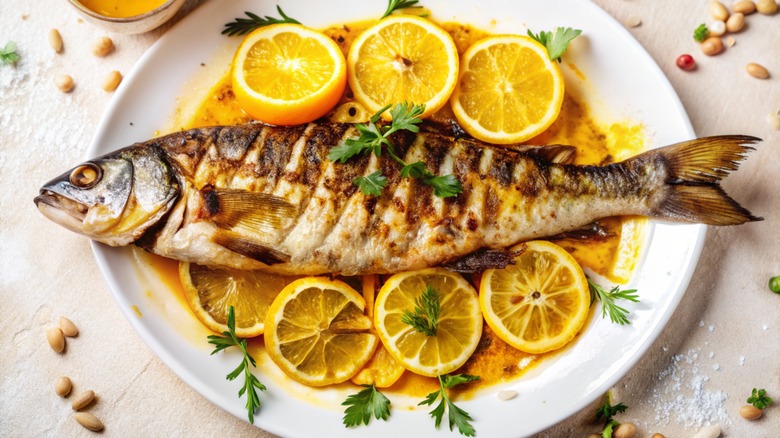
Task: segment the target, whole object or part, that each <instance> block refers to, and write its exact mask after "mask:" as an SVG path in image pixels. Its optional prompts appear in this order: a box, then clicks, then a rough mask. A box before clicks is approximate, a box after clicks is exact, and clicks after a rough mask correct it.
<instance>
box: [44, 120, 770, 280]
mask: <svg viewBox="0 0 780 438" xmlns="http://www.w3.org/2000/svg"><path fill="white" fill-rule="evenodd" d="M350 136H357V134H356V130H355V128H354V127H353V126H351V125H346V124H334V123H310V124H308V125H304V126H297V127H272V126H267V125H263V124H259V123H251V124H246V125H239V126H225V127H210V128H200V129H193V130H189V131H183V132H179V133H175V134H171V135H167V136H164V137H160V138H157V139H153V140H149V141H147V142H144V143H137V144H134V145H132V146H130V147H127V148H124V149H121V150H118V151H116V152H113V153H109V154H107V155H104V156H102V157H99V158H96V159H94V160H90V161H88V162H86V163H84V164H81V165H79V166H77V167H76V168H74V169H72V170H70V171H68V172H66V173H64V174H63V175H61V176H60V177H58V178H56V179H54V180H52V181H50V182H48V183H47V184H45V185H44V186H43V187H42V188H41V190H40V195H39V196H37V197H36V198H35V203H36V204H37V206H38V208H39V209H40V211H41V212H42V213H43V214H44V215H45V216H46V217H48V218H49V219H51V220H53V221H54V222H57V223H59V224H60V225H62V226H64V227H66V228H68V229H70V230H72V231H75V232H77V233H81V234H83V235H85V236H88V237H90V238H92V239H95V240H97V241H100V242H103V243H106V244H108V245H113V246H120V245H128V244H133V243H134V244H136V245H138V246H140V247H142V248H144V249H146V250H148V251H151V252H153V253H156V254H159V255H162V256H165V257H170V258H174V259H178V260H184V261H190V262H196V263H200V264H206V265H218V266H224V267H233V268H239V269H260V270H264V271H267V272H271V273H278V274H287V275H291V274H322V273H340V274H345V275H357V274H368V273H393V272H399V271H406V270H413V269H420V268H425V267H430V266H439V265H446V264H448V263H453V262H457V261H458V260H459V259H463V258H464V257H469V256H472V257H476V258H479V257H483V256H484V257H485V258H486V260H490V259H491V257H492V256H494V255H495V254H491V250H499V251H500V250H502V249H504V248H508V247H510V246H512V245H514V244H516V243H518V242H522V241H525V240H529V239H534V238H541V237H546V236H553V235H557V234H560V233H563V232H566V231H570V230H573V229H577V228H580V227H582V226H584V225H587V224H589V223H592V222H593V221H595V220H598V219H600V218H604V217H608V216H616V215H644V216H650V217H655V218H661V219H665V220H671V221H680V222H691V223H692V222H696V223H704V224H710V225H734V224H741V223H744V222H748V221H755V220H760V218H757V217H755V216H753V215H752V214H751V213H750V212H749V211H747V210H746V209H744V208H743V207H741V206H740V205H739V204H738V203H737V202H735V201H734V200H732V199H731V198H730V197H728V195H726V193H725V192H724V191H723V190H722V189H721V188H720V186H719V184H718V183H719V181H720V180H721V179H722V178H723V177H724V176H725V175H726V174H727V173H728V172H729V171H732V170H735V169H736V168H737V165H738V162H739V161H741V160H742V159H743V158H744V156H745V154H746V153H747V152H748V151H749V150H751V149H752V148H751V147H749V146H747V145H748V144H752V143H754V142H756V141H759V139H757V138H754V137H747V136H721V137H710V138H701V139H697V140H691V141H686V142H683V143H678V144H675V145H672V146H667V147H665V148H661V149H656V150H651V151H648V152H646V153H643V154H641V155H638V156H636V157H633V158H631V159H628V160H626V161H623V162H620V163H616V164H609V165H605V166H576V165H572V164H567V162H568V161H569V160H568V157H570V156H571V152H572V151H571V147H566V146H551V147H516V148H508V149H507V148H498V147H493V146H490V145H487V144H484V143H480V142H478V141H475V140H471V139H463V138H461V139H456V138H453V137H450V136H447V135H444V134H440V133H435V132H425V131H423V132H420V133H416V134H415V133H411V132H398V133H396V134H394V136H393V137H392V142H393V144H394V146H395V148H396V150H397V152H398V153H399V155H400V156H402V157H404V159H405V161H406V162H415V161H418V160H422V161H423V162H424V163H425V164H426V166H427V167H428V169H429V170H431V171H432V172H434V173H437V174H450V173H451V174H453V175H454V176H455V177H457V178H458V179H459V180H460V182H461V184H462V186H463V192H462V193H460V194H459V195H458V196H455V197H451V198H445V199H442V198H437V197H435V196H434V195H433V190H432V188H431V187H429V186H426V185H424V184H422V183H421V182H419V181H417V180H412V179H407V178H403V179H402V178H401V176H400V167H399V166H398V165H397V164H396V163H395V162H394V161H393V160H392V159H390V158H389V157H385V156H383V157H379V158H378V157H376V156H373V155H371V156H361V157H359V158H354V159H352V160H351V161H350V162H348V163H346V164H339V163H335V162H332V161H329V160H328V158H327V156H328V152H329V150H330V148H331V147H333V146H335V145H337V144H338V143H339V141H340V140H342V139H345V138H348V137H350ZM377 169H382V170H383V172H384V174H385V175H386V176H387V179H388V183H387V186H386V187H385V188H384V190H383V192H382V194H381V195H380V196H370V195H365V194H363V193H362V192H361V191H360V190H358V188H357V187H356V186H355V185H354V184H353V183H352V181H353V179H354V178H356V177H358V176H361V175H367V174H370V173H372V172H374V171H375V170H377ZM499 258H500V257H499ZM490 263H491V262H489V261H488V263H487V266H490ZM504 264H506V263H504ZM477 265H479V263H477Z"/></svg>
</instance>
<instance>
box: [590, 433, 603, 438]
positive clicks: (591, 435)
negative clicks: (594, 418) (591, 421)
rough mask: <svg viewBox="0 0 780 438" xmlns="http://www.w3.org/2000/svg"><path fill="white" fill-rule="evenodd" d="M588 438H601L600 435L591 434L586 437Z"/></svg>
mask: <svg viewBox="0 0 780 438" xmlns="http://www.w3.org/2000/svg"><path fill="white" fill-rule="evenodd" d="M588 438H601V434H600V433H592V434H590V435H588Z"/></svg>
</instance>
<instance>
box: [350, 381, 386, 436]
mask: <svg viewBox="0 0 780 438" xmlns="http://www.w3.org/2000/svg"><path fill="white" fill-rule="evenodd" d="M362 386H363V388H364V389H363V390H362V391H360V392H358V393H357V394H352V395H349V396H347V399H346V400H344V403H342V404H341V405H342V406H348V408H347V409H346V410H345V411H344V425H345V426H347V427H352V426H360V425H361V424H366V425H368V423H369V422H370V421H371V417H372V416H373V417H374V418H376V419H377V420H385V421H387V418H388V417H389V416H390V400H388V399H387V397H385V395H384V394H382V393H381V392H379V390H378V389H376V386H374V385H373V384H371V385H362Z"/></svg>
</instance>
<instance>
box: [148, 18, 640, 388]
mask: <svg viewBox="0 0 780 438" xmlns="http://www.w3.org/2000/svg"><path fill="white" fill-rule="evenodd" d="M370 24H371V23H370V22H361V23H355V24H351V25H344V26H338V27H333V28H330V29H327V30H325V33H326V34H327V35H329V36H330V37H331V38H332V39H333V40H334V41H336V42H337V43H338V44H339V46H340V47H341V49H342V50H343V51H344V52H345V53H346V52H347V51H348V50H349V44H350V43H351V41H352V40H353V39H354V38H355V37H356V36H357V34H359V33H360V31H362V30H363V29H365V28H366V27H367V26H368V25H370ZM442 27H443V28H444V29H446V30H447V31H448V32H450V34H451V35H452V36H453V40H454V41H455V43H456V46H457V47H458V50H459V52H461V53H462V52H463V51H465V50H466V48H468V46H469V45H471V44H472V43H473V42H475V41H477V40H479V39H481V38H482V37H484V36H486V35H488V34H487V33H486V32H483V31H480V30H476V29H473V28H470V27H468V26H464V25H461V24H453V23H445V24H443V25H442ZM564 68H569V69H570V70H571V72H572V73H573V74H574V75H575V76H576V77H577V78H578V79H581V80H586V78H585V76H584V75H583V73H582V72H581V71H580V70H579V69H577V67H576V66H575V65H573V64H571V63H568V64H565V65H564ZM349 99H350V93H349V90H347V91H346V93H345V97H344V99H342V101H348V100H349ZM434 118H442V119H447V118H449V119H453V118H454V117H452V113H451V111H450V110H449V106H447V107H445V109H443V110H442V111H440V113H437V114H436V115H435V116H434ZM185 120H186V119H185ZM250 120H251V119H250V118H249V117H248V116H246V114H244V112H243V111H242V110H241V108H240V107H239V106H238V104H237V102H236V100H235V96H234V95H233V91H232V88H231V84H230V75H229V74H226V75H224V76H223V77H222V78H221V79H220V80H219V81H218V82H217V83H216V84H215V85H214V86H213V88H212V89H211V90H210V92H209V93H208V95H207V96H206V98H205V99H204V100H203V101H202V103H201V104H200V106H199V107H198V109H197V110H196V111H195V113H194V114H193V116H192V117H191V118H190V119H189V120H188V121H185V122H184V123H183V126H180V128H181V129H190V128H197V127H203V126H213V125H235V124H241V123H246V122H249V121H250ZM528 144H536V145H544V144H567V145H572V146H575V147H576V148H577V157H576V160H575V162H576V163H577V164H604V163H609V162H613V161H616V160H617V159H624V158H626V157H629V156H632V155H636V154H637V153H639V152H641V151H642V150H644V132H643V130H642V128H641V126H639V125H636V124H632V123H631V122H624V123H615V124H612V125H609V126H604V124H601V123H599V122H597V121H596V120H595V119H594V118H593V117H592V116H591V114H590V111H589V110H588V107H587V105H586V104H585V103H584V102H581V101H579V100H577V99H576V98H574V97H573V96H571V95H570V94H567V95H566V96H565V98H564V102H563V107H562V109H561V112H560V115H559V117H558V119H557V120H556V122H555V123H553V125H552V126H551V127H550V128H548V129H547V131H545V132H544V133H542V134H541V135H539V136H537V137H535V138H533V139H531V140H530V141H529V142H528ZM599 225H600V226H602V227H603V228H604V229H605V230H606V232H607V236H606V237H604V238H603V239H600V240H597V241H594V240H589V241H578V240H572V239H562V240H558V241H556V243H558V244H559V245H561V246H562V247H563V248H565V249H566V250H567V251H569V252H570V253H571V254H572V255H573V256H574V258H575V259H576V260H577V261H578V262H579V263H580V264H581V265H582V266H583V267H585V268H586V269H589V270H591V271H592V272H595V273H597V274H599V275H601V276H603V277H605V278H607V279H609V280H610V281H613V282H618V283H626V282H628V281H630V279H631V276H632V275H633V272H634V269H635V268H636V265H637V263H638V261H639V257H640V255H641V250H642V247H643V245H644V242H645V238H646V233H645V228H646V219H644V218H632V217H625V218H623V217H616V218H607V219H604V220H601V221H600V222H599ZM149 260H150V261H151V264H152V265H153V266H154V267H155V269H156V270H157V273H158V274H159V275H160V277H161V278H162V279H163V281H164V284H166V285H167V286H168V287H169V288H170V290H171V291H172V292H173V294H174V295H175V296H176V298H177V301H178V302H179V303H180V304H181V305H182V306H184V307H185V308H188V307H189V306H188V305H187V304H186V300H185V299H184V291H183V289H182V287H181V284H180V282H179V279H178V262H176V261H173V260H167V259H163V258H161V257H157V256H150V259H149ZM470 280H471V282H472V284H474V285H475V288H476V289H479V276H478V275H476V276H473V278H470ZM358 284H359V283H358ZM358 290H359V289H358ZM595 307H596V306H593V307H592V309H591V311H593V308H595ZM188 310H189V309H188ZM192 317H193V318H195V316H194V314H192ZM589 320H590V318H589ZM578 337H579V335H578ZM204 342H205V340H204ZM574 342H576V338H575V340H574V341H572V342H571V343H570V344H569V345H572V344H573V343H574ZM249 350H250V353H252V354H253V355H254V356H255V358H259V357H264V356H265V352H264V347H263V341H262V336H261V337H259V338H256V339H253V340H251V341H250V343H249ZM565 350H566V347H564V348H563V349H560V350H557V351H553V352H550V353H546V354H541V355H534V354H527V353H523V352H521V351H519V350H516V349H514V348H513V347H511V346H509V345H508V344H506V343H505V342H504V341H502V340H501V339H499V338H498V337H497V336H496V335H495V334H494V333H493V332H492V331H491V330H490V328H489V327H488V326H487V324H485V325H484V330H483V335H482V339H481V341H480V343H479V345H478V347H477V349H476V351H475V352H474V354H473V355H472V356H471V358H470V359H469V360H468V361H467V362H466V363H465V364H464V365H463V366H462V367H461V368H460V369H458V370H456V371H455V372H454V373H468V374H473V375H478V376H480V378H481V379H480V380H479V381H478V382H475V383H472V384H469V385H463V386H464V388H456V389H455V391H456V392H458V393H461V395H466V396H469V395H473V394H474V393H475V392H476V391H477V390H479V389H482V388H487V387H489V386H492V385H495V384H497V383H501V382H506V381H510V380H513V379H516V378H518V377H519V376H521V375H523V374H524V373H526V372H527V371H529V370H531V369H533V368H534V367H535V366H537V365H538V364H539V363H541V362H542V361H543V360H544V359H546V358H549V357H551V356H554V355H557V354H559V353H560V352H561V351H565ZM437 388H438V382H437V381H436V379H432V378H427V377H421V376H417V375H414V374H413V373H411V372H405V373H404V375H403V377H402V378H401V379H400V380H399V381H398V382H397V383H395V384H394V385H393V386H391V387H390V388H388V389H386V391H387V392H390V393H401V394H405V395H408V396H411V397H424V396H425V395H427V394H428V393H429V392H432V391H434V390H436V389H437Z"/></svg>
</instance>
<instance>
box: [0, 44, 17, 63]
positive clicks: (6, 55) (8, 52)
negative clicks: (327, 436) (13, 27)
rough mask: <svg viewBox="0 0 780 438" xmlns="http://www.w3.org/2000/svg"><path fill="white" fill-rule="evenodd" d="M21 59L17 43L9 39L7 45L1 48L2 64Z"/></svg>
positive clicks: (0, 58)
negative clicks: (17, 51)
mask: <svg viewBox="0 0 780 438" xmlns="http://www.w3.org/2000/svg"><path fill="white" fill-rule="evenodd" d="M18 60H19V54H18V53H16V43H15V42H13V41H8V42H7V43H6V44H5V47H3V48H2V49H0V64H2V65H7V64H13V63H15V62H16V61H18Z"/></svg>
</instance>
